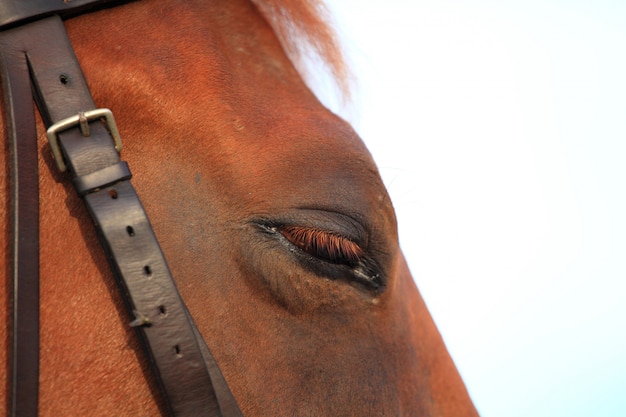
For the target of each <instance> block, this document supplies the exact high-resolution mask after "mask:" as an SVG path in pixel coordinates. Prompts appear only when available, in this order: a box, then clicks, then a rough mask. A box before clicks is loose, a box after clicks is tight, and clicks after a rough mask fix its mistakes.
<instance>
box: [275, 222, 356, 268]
mask: <svg viewBox="0 0 626 417" xmlns="http://www.w3.org/2000/svg"><path fill="white" fill-rule="evenodd" d="M279 231H280V233H281V234H282V235H283V236H284V237H285V238H286V239H287V240H289V241H290V242H291V243H292V244H293V245H295V246H297V247H298V248H300V249H302V250H303V251H305V252H306V253H308V254H310V255H313V256H315V257H318V258H321V259H324V260H327V261H329V262H333V263H340V264H346V265H355V264H356V263H358V262H359V260H360V259H361V258H362V257H363V255H364V251H363V249H362V248H361V247H360V246H359V245H358V244H357V243H356V242H354V241H352V240H351V239H350V238H348V237H345V236H342V235H341V234H339V233H335V232H331V231H327V230H323V229H319V228H313V227H303V226H282V227H280V228H279Z"/></svg>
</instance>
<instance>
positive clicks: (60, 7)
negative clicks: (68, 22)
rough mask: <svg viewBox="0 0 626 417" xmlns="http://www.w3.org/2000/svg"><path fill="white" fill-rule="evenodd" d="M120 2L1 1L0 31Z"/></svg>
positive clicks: (69, 0) (91, 0)
mask: <svg viewBox="0 0 626 417" xmlns="http://www.w3.org/2000/svg"><path fill="white" fill-rule="evenodd" d="M113 2H115V4H119V3H121V1H120V0H28V1H26V0H2V1H0V29H5V28H8V27H12V26H17V25H19V24H21V23H25V22H28V21H33V20H37V19H41V18H44V17H48V16H52V15H55V14H57V15H60V16H62V17H69V16H75V15H78V14H81V13H84V12H85V11H86V10H88V9H92V8H94V7H97V6H105V5H107V4H108V3H113Z"/></svg>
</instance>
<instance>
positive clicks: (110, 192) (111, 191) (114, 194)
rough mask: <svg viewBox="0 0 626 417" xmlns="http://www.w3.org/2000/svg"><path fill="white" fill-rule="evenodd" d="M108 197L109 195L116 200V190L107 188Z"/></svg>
mask: <svg viewBox="0 0 626 417" xmlns="http://www.w3.org/2000/svg"><path fill="white" fill-rule="evenodd" d="M109 197H111V198H112V199H113V200H117V191H116V190H109Z"/></svg>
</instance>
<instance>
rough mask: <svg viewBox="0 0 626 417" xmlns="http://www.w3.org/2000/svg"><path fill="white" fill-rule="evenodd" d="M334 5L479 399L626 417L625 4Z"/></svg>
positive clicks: (379, 144)
mask: <svg viewBox="0 0 626 417" xmlns="http://www.w3.org/2000/svg"><path fill="white" fill-rule="evenodd" d="M329 3H331V4H330V6H331V7H330V8H331V10H332V11H333V13H334V15H335V19H336V22H337V26H338V27H339V31H340V33H341V35H342V38H343V41H344V44H345V46H346V48H347V49H348V55H349V58H350V60H351V64H352V68H353V70H354V72H355V74H356V76H357V78H358V86H357V90H356V96H355V101H354V103H355V104H354V106H353V107H352V108H348V109H346V108H343V109H339V108H338V107H336V106H334V104H333V100H332V98H326V100H327V103H329V105H330V106H331V107H332V108H333V109H335V110H336V111H339V112H340V113H341V114H342V115H343V117H345V118H347V119H349V120H350V121H351V122H352V123H353V125H354V126H355V128H356V129H357V131H358V132H359V133H360V134H361V136H362V137H363V139H364V140H365V141H366V143H367V144H368V147H369V148H370V150H371V151H372V153H373V155H374V158H375V159H376V161H377V163H378V165H379V167H380V170H381V173H382V175H383V178H384V180H385V183H386V185H387V187H388V189H389V191H390V193H391V196H392V200H393V201H394V204H395V207H396V210H397V213H398V217H399V227H400V238H401V245H402V247H403V248H404V251H405V254H406V256H407V258H408V261H409V264H410V266H411V269H412V272H413V275H414V277H415V280H416V282H417V284H418V286H419V288H420V290H421V292H422V294H423V296H424V298H425V300H426V302H427V304H428V306H429V308H430V310H431V313H432V314H433V316H434V318H435V321H436V322H437V324H438V326H439V329H440V331H441V332H442V334H443V336H444V339H445V340H446V343H447V346H448V348H449V350H450V352H451V354H452V356H453V358H454V360H455V362H456V363H457V366H458V368H459V370H460V371H461V374H462V376H463V378H464V380H465V381H466V384H467V386H468V389H469V391H470V394H471V395H472V397H473V399H474V401H475V403H476V406H477V407H478V410H479V412H480V413H481V414H482V416H483V417H492V416H493V417H495V416H507V417H518V416H520V417H521V416H532V417H560V416H563V417H565V416H567V417H577V416H593V417H608V416H626V295H625V293H626V284H625V281H626V280H625V278H626V221H625V218H626V186H625V185H626V184H625V182H626V145H625V144H626V81H625V80H626V2H623V1H618V0H614V1H608V0H593V1H591V0H589V1H576V0H571V1H557V0H541V1H539V0H526V1H517V2H513V1H507V0H500V1H495V0H494V1H487V0H467V1H452V0H436V1H435V0H433V1H422V0H413V1H408V0H407V1H401V0H386V1H376V2H374V1H367V0H334V1H329ZM322 95H323V94H322Z"/></svg>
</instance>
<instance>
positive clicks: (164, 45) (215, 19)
mask: <svg viewBox="0 0 626 417" xmlns="http://www.w3.org/2000/svg"><path fill="white" fill-rule="evenodd" d="M64 25H65V28H66V30H67V33H68V36H69V38H70V40H71V43H72V45H73V47H74V50H75V53H76V56H77V57H78V60H79V62H80V65H81V67H82V70H83V73H84V74H85V77H86V79H87V81H88V84H89V86H90V89H91V92H92V95H93V98H94V101H95V102H96V103H97V104H98V106H101V107H106V108H109V109H112V110H113V112H114V113H115V117H116V120H117V125H118V126H119V130H120V132H121V135H122V137H124V140H125V143H124V150H123V153H122V155H123V158H124V160H125V161H127V162H128V165H129V166H130V167H131V168H132V170H133V173H134V177H133V180H132V182H133V184H134V186H135V188H136V189H137V192H138V194H139V195H140V196H141V199H142V202H143V205H144V206H145V209H146V211H147V212H148V213H149V216H150V219H151V222H152V225H153V228H154V231H155V234H156V236H157V237H158V238H159V241H160V244H161V247H162V250H163V252H164V253H165V255H166V257H167V259H168V263H169V267H170V269H171V271H172V274H173V276H174V277H175V278H176V284H177V286H178V290H179V292H180V293H181V295H182V298H183V299H184V301H185V304H186V306H187V308H188V310H189V313H190V315H191V316H192V317H193V319H194V321H195V323H196V324H197V327H198V330H199V332H200V334H201V335H202V337H203V338H204V340H205V341H206V343H207V345H208V346H209V348H210V351H211V352H212V354H213V356H214V358H215V361H216V363H217V365H218V366H219V369H220V370H221V373H222V374H223V376H224V379H225V380H226V382H227V384H228V386H229V388H230V390H231V391H232V394H233V396H234V398H235V399H236V401H237V403H238V405H239V407H240V409H241V412H242V414H243V415H244V416H256V415H259V416H261V415H262V416H323V415H333V416H348V415H352V416H383V415H385V416H388V415H406V416H409V415H410V416H475V415H477V412H476V409H475V407H474V406H473V404H472V401H471V399H470V397H469V395H468V392H467V390H466V388H465V386H464V384H463V381H462V379H461V378H460V376H459V374H458V371H457V370H456V368H455V365H454V363H453V361H452V359H451V358H450V356H449V354H448V352H447V351H446V348H445V346H444V343H443V341H442V338H441V336H440V334H439V333H438V331H437V329H436V327H435V325H434V323H433V320H432V318H431V317H430V315H429V313H428V310H427V308H426V306H425V303H424V301H423V299H422V298H421V296H420V293H419V291H418V289H417V288H416V286H415V284H414V281H413V279H412V276H411V273H410V271H409V269H408V267H407V264H406V262H405V260H404V257H403V254H402V252H401V250H400V248H399V244H398V235H397V225H396V219H395V215H394V210H393V206H392V203H391V201H390V200H389V197H388V194H387V192H386V190H385V187H384V185H383V183H382V181H381V178H380V176H379V173H378V170H377V168H376V166H375V164H374V162H373V159H372V157H371V156H370V154H369V152H368V151H367V149H366V147H365V145H364V144H363V143H362V141H361V140H360V138H359V137H358V136H357V134H356V133H355V132H354V130H353V129H352V128H351V127H350V125H349V124H348V123H346V122H345V121H344V120H342V119H341V118H340V117H338V116H337V115H335V114H333V113H332V112H331V111H329V110H328V109H326V108H325V107H324V106H323V105H322V104H321V103H320V102H319V101H318V99H317V98H316V97H315V95H314V94H313V93H312V92H311V90H310V89H309V88H308V87H307V85H306V83H305V82H304V81H303V77H302V76H301V73H300V72H299V71H298V70H297V69H296V66H295V65H294V60H295V59H294V53H293V51H294V48H296V49H297V46H298V42H299V41H298V40H295V38H294V37H293V36H292V35H293V30H294V28H295V29H296V30H300V33H301V34H304V35H303V36H305V37H306V36H309V38H310V40H311V41H312V44H313V45H314V46H315V45H316V47H317V48H318V50H319V51H321V53H322V55H323V56H324V57H325V58H327V60H328V62H329V63H330V66H331V68H334V69H335V70H337V71H336V73H337V74H338V78H339V79H340V78H341V77H342V76H343V75H342V74H343V72H342V71H343V70H342V68H343V67H342V65H341V60H340V57H339V55H338V54H337V53H336V49H335V44H334V43H333V39H332V36H331V35H329V33H330V31H329V28H328V27H327V26H325V25H324V23H323V19H322V18H321V15H320V14H318V11H317V6H316V5H315V2H313V1H308V2H306V1H301V2H295V1H265V2H262V1H256V2H250V1H248V0H214V1H197V0H186V1H182V0H171V1H159V2H157V1H155V0H142V1H130V2H129V1H126V2H123V3H122V4H119V5H115V7H107V8H103V9H100V10H96V11H93V12H89V13H87V14H82V15H79V16H76V17H72V18H68V19H66V20H65V21H64ZM296 52H297V51H296ZM3 112H5V113H6V112H7V109H6V108H5V109H3ZM2 123H3V130H6V124H5V123H4V122H2ZM38 132H39V135H38V137H39V139H38V147H39V172H40V176H39V180H38V181H39V190H40V204H39V207H40V232H39V235H40V247H41V249H40V261H39V262H40V266H39V270H40V277H41V278H40V286H41V289H40V292H41V307H40V322H41V327H40V338H41V349H40V376H39V385H40V389H39V397H38V400H39V413H40V415H41V416H59V415H90V416H104V415H107V416H108V415H111V414H115V415H118V416H156V415H166V414H167V412H168V411H167V407H166V406H165V405H164V403H163V399H162V398H161V397H160V394H159V388H158V386H157V383H156V382H155V381H154V379H153V378H151V376H150V374H149V372H150V371H149V364H148V361H147V359H146V358H145V357H144V356H143V353H142V351H141V347H140V343H139V341H138V340H137V336H136V333H135V331H134V330H133V328H132V326H129V322H131V320H132V317H130V318H129V315H128V312H127V310H126V307H125V305H124V302H123V301H122V299H121V296H120V295H119V291H118V289H117V286H116V283H115V278H114V276H113V273H112V272H111V269H110V268H109V266H108V263H107V257H106V255H105V253H104V252H103V250H102V248H101V247H100V245H99V242H98V237H97V234H96V232H95V231H94V229H93V226H92V224H91V223H92V222H91V220H90V218H89V215H88V213H87V210H86V209H85V207H84V205H83V203H82V201H81V198H80V197H79V196H78V195H76V193H74V192H73V190H72V186H71V184H69V181H68V180H67V174H64V173H61V172H59V170H58V169H57V166H56V164H55V160H54V158H53V156H51V152H50V145H49V143H48V139H47V138H46V135H45V127H44V125H43V122H42V121H41V120H40V119H38ZM7 148H8V145H5V152H2V156H1V157H0V165H1V166H2V172H3V173H5V175H2V176H1V177H0V183H1V185H0V190H3V194H4V200H5V201H4V204H2V205H1V206H0V211H2V215H1V218H2V219H3V221H0V235H1V236H3V237H4V238H5V239H4V242H5V244H4V245H3V247H2V251H3V256H1V257H0V262H1V263H2V266H1V268H2V271H5V272H6V273H4V274H2V281H3V283H2V284H3V285H2V288H3V290H2V291H0V304H1V305H3V306H5V311H6V316H7V318H6V320H7V325H6V326H0V337H1V338H2V339H3V340H7V342H6V343H5V344H3V345H1V346H0V361H3V362H4V363H8V356H9V350H10V349H9V342H8V340H9V337H10V331H11V329H10V326H9V324H8V323H10V320H9V316H10V315H11V313H10V305H11V291H10V288H11V286H12V284H11V283H10V282H9V281H10V280H9V279H8V276H9V275H10V274H9V270H10V268H11V267H10V256H11V255H10V253H11V249H10V247H9V242H10V241H11V237H10V230H9V229H10V228H9V227H8V219H9V218H10V211H11V210H10V201H9V200H10V193H9V191H8V190H9V189H10V182H11V181H10V180H9V177H10V170H9V165H10V163H9V162H10V158H9V156H8V155H7V153H8V149H7ZM8 374H9V372H8V367H7V372H6V373H5V375H8ZM2 383H3V384H4V388H3V389H1V390H0V404H2V406H3V407H5V408H6V407H8V403H9V399H8V397H9V391H10V381H9V377H5V378H3V379H2Z"/></svg>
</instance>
